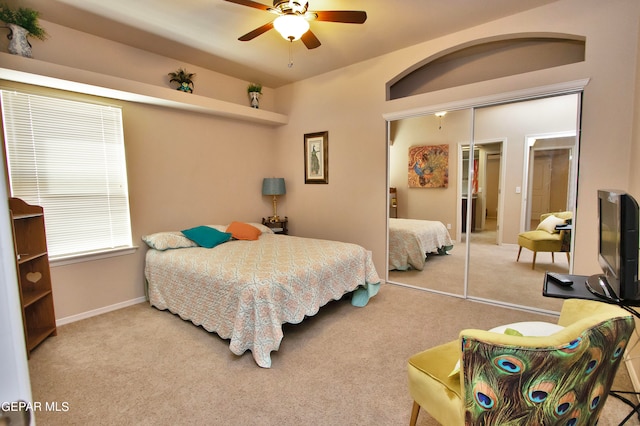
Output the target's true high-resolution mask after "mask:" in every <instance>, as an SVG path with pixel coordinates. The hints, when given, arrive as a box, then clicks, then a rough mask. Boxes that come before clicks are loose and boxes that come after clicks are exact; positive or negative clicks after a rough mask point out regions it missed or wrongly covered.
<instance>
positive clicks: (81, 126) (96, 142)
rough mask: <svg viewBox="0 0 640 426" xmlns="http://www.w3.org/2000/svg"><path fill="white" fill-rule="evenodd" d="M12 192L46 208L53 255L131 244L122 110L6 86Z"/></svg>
mask: <svg viewBox="0 0 640 426" xmlns="http://www.w3.org/2000/svg"><path fill="white" fill-rule="evenodd" d="M0 100H1V101H2V119H3V124H4V140H5V148H6V154H7V163H8V167H9V181H10V185H11V196H13V197H18V198H21V199H23V200H24V201H26V202H27V203H29V204H36V205H40V206H42V207H43V208H44V212H45V222H46V233H47V245H48V251H49V256H50V257H51V259H53V260H55V259H61V258H67V257H73V256H78V255H84V254H92V253H99V252H104V251H109V250H117V249H123V248H130V247H132V240H131V222H130V216H129V195H128V188H127V172H126V162H125V155H124V137H123V131H122V110H121V109H120V108H118V107H114V106H108V105H97V104H92V103H86V102H78V101H71V100H66V99H58V98H51V97H46V96H39V95H33V94H28V93H20V92H15V91H8V90H2V91H0Z"/></svg>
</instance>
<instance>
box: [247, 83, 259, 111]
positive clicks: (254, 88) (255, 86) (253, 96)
mask: <svg viewBox="0 0 640 426" xmlns="http://www.w3.org/2000/svg"><path fill="white" fill-rule="evenodd" d="M247 93H248V94H249V99H250V100H251V107H252V108H259V107H260V102H259V100H258V98H259V97H260V95H262V84H260V83H249V86H247Z"/></svg>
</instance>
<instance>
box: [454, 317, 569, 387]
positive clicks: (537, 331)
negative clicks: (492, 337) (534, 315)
mask: <svg viewBox="0 0 640 426" xmlns="http://www.w3.org/2000/svg"><path fill="white" fill-rule="evenodd" d="M563 328H564V327H563V326H561V325H558V324H553V323H550V322H543V321H525V322H514V323H513V324H507V325H500V326H498V327H494V328H492V329H491V330H489V331H490V332H492V333H498V334H505V331H507V329H511V330H515V331H517V332H518V333H520V334H521V335H523V336H527V337H541V336H550V335H552V334H554V333H557V332H558V331H560V330H562V329H563ZM459 372H460V360H458V362H456V365H455V366H454V367H453V370H451V373H449V377H451V376H455V375H456V374H458V373H459Z"/></svg>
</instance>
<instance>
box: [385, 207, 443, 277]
mask: <svg viewBox="0 0 640 426" xmlns="http://www.w3.org/2000/svg"><path fill="white" fill-rule="evenodd" d="M451 246H453V241H452V240H451V236H450V235H449V231H448V230H447V227H446V226H444V224H443V223H442V222H438V221H435V220H418V219H389V270H390V271H391V270H394V269H397V270H400V271H404V270H407V269H409V267H412V268H414V269H417V270H419V271H422V269H424V262H425V259H426V255H427V253H435V252H437V251H438V249H442V248H448V249H450V248H451Z"/></svg>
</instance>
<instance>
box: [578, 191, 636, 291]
mask: <svg viewBox="0 0 640 426" xmlns="http://www.w3.org/2000/svg"><path fill="white" fill-rule="evenodd" d="M598 263H599V264H600V267H601V268H602V274H598V275H594V276H592V277H589V279H588V280H587V288H588V289H589V290H590V291H591V292H592V293H594V294H596V295H597V296H600V297H603V298H606V299H613V301H616V302H623V301H630V302H632V301H633V302H635V301H638V300H640V289H639V288H638V287H639V285H638V203H637V202H636V200H634V198H633V197H632V196H631V195H629V194H627V193H625V192H624V191H618V190H598Z"/></svg>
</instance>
